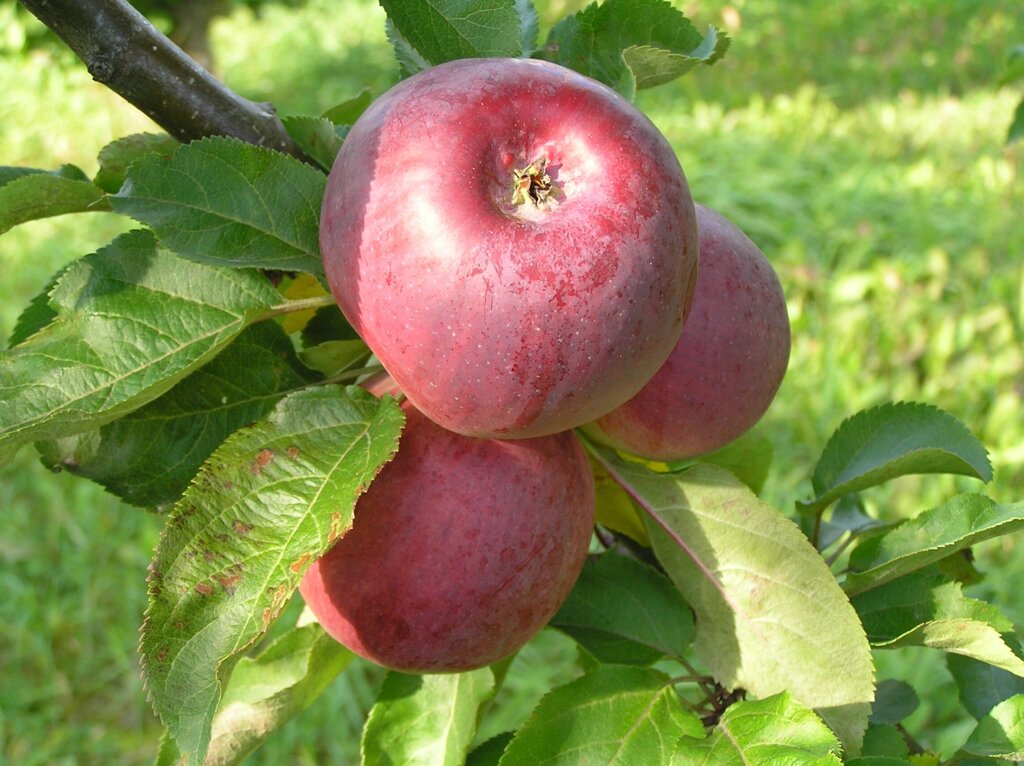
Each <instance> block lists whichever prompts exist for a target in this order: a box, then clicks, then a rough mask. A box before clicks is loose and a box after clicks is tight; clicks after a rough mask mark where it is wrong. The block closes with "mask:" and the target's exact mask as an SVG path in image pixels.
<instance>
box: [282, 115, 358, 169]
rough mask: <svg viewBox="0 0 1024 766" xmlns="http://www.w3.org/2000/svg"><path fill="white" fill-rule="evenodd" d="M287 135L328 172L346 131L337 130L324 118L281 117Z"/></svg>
mask: <svg viewBox="0 0 1024 766" xmlns="http://www.w3.org/2000/svg"><path fill="white" fill-rule="evenodd" d="M281 122H282V123H283V124H284V129H285V130H287V131H288V135H289V136H291V137H292V139H293V140H294V141H295V143H297V144H298V145H299V148H300V149H302V151H304V152H305V153H306V154H308V155H309V156H310V157H312V158H313V159H314V160H316V162H317V164H318V165H320V167H322V168H323V169H324V170H330V169H331V166H332V165H333V164H334V158H335V157H337V156H338V152H339V150H340V149H341V144H342V143H343V142H344V140H345V135H346V134H347V133H348V130H347V129H339V128H338V127H337V126H336V125H335V124H334V123H333V122H331V121H330V120H328V119H327V118H325V117H282V118H281Z"/></svg>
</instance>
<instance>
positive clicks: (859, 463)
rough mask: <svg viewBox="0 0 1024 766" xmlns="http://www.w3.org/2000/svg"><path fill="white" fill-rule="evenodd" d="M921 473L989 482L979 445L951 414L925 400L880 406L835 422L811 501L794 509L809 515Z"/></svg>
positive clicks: (985, 457) (988, 469)
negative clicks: (902, 478)
mask: <svg viewBox="0 0 1024 766" xmlns="http://www.w3.org/2000/svg"><path fill="white" fill-rule="evenodd" d="M924 473H953V474H961V475H964V476H973V477H975V478H978V479H981V480H982V481H990V480H991V479H992V466H991V464H990V463H989V460H988V453H987V452H986V451H985V448H984V447H983V446H982V445H981V443H980V442H979V441H978V440H977V439H976V438H975V437H974V435H973V434H971V432H970V431H968V430H967V427H966V426H964V424H963V423H961V422H960V421H959V420H957V419H956V418H954V417H953V416H952V415H950V414H948V413H946V412H943V411H942V410H940V409H938V408H937V407H932V406H931V405H927V404H915V403H910V402H898V403H896V404H884V405H882V406H880V407H874V408H872V409H869V410H864V411H863V412H860V413H858V414H856V415H854V416H853V417H851V418H849V419H848V420H846V421H844V422H843V424H842V425H841V426H839V428H838V429H837V430H836V432H835V433H834V434H833V435H832V438H831V439H829V442H828V444H827V445H826V446H825V451H824V452H823V453H822V455H821V459H820V460H819V461H818V465H817V466H816V467H815V469H814V477H813V479H812V484H813V486H814V492H815V494H816V497H815V499H814V500H810V501H807V502H800V503H797V507H798V509H799V510H800V512H801V513H806V514H808V515H813V514H816V513H820V512H821V511H822V510H824V509H825V508H827V507H828V506H829V505H830V504H831V503H833V502H834V501H836V500H838V499H839V498H841V497H843V496H844V495H849V494H852V493H854V492H860V491H861V490H864V489H867V488H868V487H873V486H876V485H878V484H882V483H884V482H886V481H889V480H890V479H895V478H897V477H898V476H905V475H907V474H924Z"/></svg>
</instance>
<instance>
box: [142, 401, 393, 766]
mask: <svg viewBox="0 0 1024 766" xmlns="http://www.w3.org/2000/svg"><path fill="white" fill-rule="evenodd" d="M402 422H403V417H402V413H401V410H400V409H399V408H398V406H397V405H396V404H395V403H394V401H393V400H391V399H390V398H384V399H381V400H377V399H375V398H374V397H373V396H371V395H370V394H368V393H367V392H365V391H363V390H362V389H359V388H356V387H349V388H347V389H339V388H337V387H333V386H323V387H319V388H316V389H309V390H305V391H299V392H297V393H295V394H292V395H291V396H288V397H287V398H285V399H283V400H282V401H281V402H280V403H279V404H278V405H277V407H276V408H275V409H274V410H273V411H272V412H271V413H270V415H269V416H268V417H267V418H266V419H265V420H263V421H261V422H260V423H258V424H256V425H255V426H253V427H251V428H247V429H244V430H242V431H238V432H236V433H235V434H233V435H232V436H231V437H229V438H228V439H227V441H225V442H224V444H223V445H221V447H220V448H218V449H217V451H216V452H214V454H213V455H212V456H211V457H210V459H209V460H208V461H207V463H206V464H205V465H204V467H203V468H202V470H201V471H200V473H199V475H198V477H197V478H196V480H195V481H194V482H193V483H192V485H191V486H190V487H189V488H188V490H187V491H186V492H185V495H184V496H183V497H182V499H181V500H180V501H179V502H178V504H177V505H176V506H175V508H174V510H173V511H172V512H171V514H170V516H169V518H168V521H167V526H166V529H165V532H164V534H163V536H162V538H161V540H160V544H159V545H158V546H157V550H156V555H155V557H154V559H153V563H152V565H151V567H150V578H149V607H148V609H147V610H146V618H145V622H144V623H143V628H142V641H141V644H140V652H141V654H142V668H143V678H144V680H145V682H146V685H147V688H148V690H149V693H150V697H151V699H152V701H153V707H154V709H155V710H156V712H157V714H158V715H159V716H160V718H161V720H162V721H163V722H164V724H165V725H166V726H167V727H168V729H169V730H170V732H171V735H172V736H173V737H174V739H175V741H176V743H177V744H178V747H179V748H180V749H181V751H182V752H183V753H184V754H185V755H187V756H188V758H189V762H190V763H193V764H197V763H202V762H203V757H204V754H205V752H206V749H207V745H208V743H209V741H210V735H211V722H212V719H213V715H214V712H215V711H216V709H217V706H218V703H219V701H220V699H221V696H222V693H223V690H224V687H225V684H226V682H227V680H228V677H229V675H230V673H231V669H232V667H233V666H234V665H235V663H236V662H237V661H238V659H239V657H240V653H241V652H243V651H244V650H245V649H246V648H247V647H249V646H251V645H252V644H253V642H254V641H256V640H257V639H258V638H259V637H260V636H261V635H262V634H263V633H264V632H265V631H266V629H267V627H268V626H269V625H270V624H271V623H272V622H273V620H274V618H275V617H276V616H277V614H278V613H279V611H280V610H281V609H282V608H283V606H284V605H285V603H287V601H288V598H289V597H290V596H291V594H292V593H293V591H294V590H295V588H296V587H297V586H298V583H299V580H300V579H301V577H302V574H303V573H304V571H305V569H306V568H307V566H308V565H309V564H310V563H311V562H312V561H314V560H315V559H316V558H318V557H319V556H321V555H322V554H323V553H324V552H325V551H326V550H327V549H328V548H329V547H330V546H331V544H333V543H334V542H335V541H336V540H337V539H338V538H339V537H341V536H342V535H343V534H344V533H345V531H346V530H347V529H348V528H349V527H350V526H351V524H352V512H353V507H354V505H355V502H356V499H357V497H358V496H359V494H360V493H361V492H362V491H363V490H364V489H365V488H366V487H367V486H368V485H369V483H370V481H371V480H372V479H373V477H374V476H375V475H376V473H377V471H378V470H379V468H380V466H381V465H382V464H383V463H384V462H385V461H387V460H388V459H390V457H391V456H392V455H393V454H394V451H395V449H396V446H397V443H398V435H399V432H400V429H401V426H402Z"/></svg>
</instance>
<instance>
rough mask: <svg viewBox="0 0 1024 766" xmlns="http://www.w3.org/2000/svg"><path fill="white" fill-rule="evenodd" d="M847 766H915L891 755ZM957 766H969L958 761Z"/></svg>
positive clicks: (856, 761) (871, 757) (866, 759)
mask: <svg viewBox="0 0 1024 766" xmlns="http://www.w3.org/2000/svg"><path fill="white" fill-rule="evenodd" d="M845 763H846V766H913V764H911V763H910V761H908V760H907V759H906V758H897V757H895V756H891V755H868V756H864V757H862V758H851V759H850V760H848V761H845ZM957 766H967V764H963V763H961V762H960V761H957Z"/></svg>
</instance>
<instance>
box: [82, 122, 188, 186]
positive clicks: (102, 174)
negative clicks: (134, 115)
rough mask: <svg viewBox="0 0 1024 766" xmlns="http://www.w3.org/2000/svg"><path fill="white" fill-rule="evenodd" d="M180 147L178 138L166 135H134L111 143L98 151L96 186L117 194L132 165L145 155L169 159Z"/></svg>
mask: <svg viewBox="0 0 1024 766" xmlns="http://www.w3.org/2000/svg"><path fill="white" fill-rule="evenodd" d="M179 146H181V144H180V143H178V141H177V139H175V138H173V137H171V136H169V135H168V134H167V133H135V134H133V135H130V136H125V137H124V138H119V139H117V140H116V141H112V142H111V143H109V144H107V145H106V146H104V147H103V148H102V149H100V153H99V158H98V159H99V161H100V169H99V171H98V172H97V173H96V179H95V183H96V185H97V186H98V187H100V188H101V189H103V191H106V192H110V193H111V194H116V193H117V192H118V190H120V188H121V185H122V184H123V183H124V178H125V174H126V173H127V172H128V168H129V167H131V164H132V163H133V162H135V161H136V160H138V159H141V158H143V157H145V156H146V155H147V154H158V155H160V156H162V157H170V155H172V154H174V152H175V151H176V150H177V148H178V147H179Z"/></svg>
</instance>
